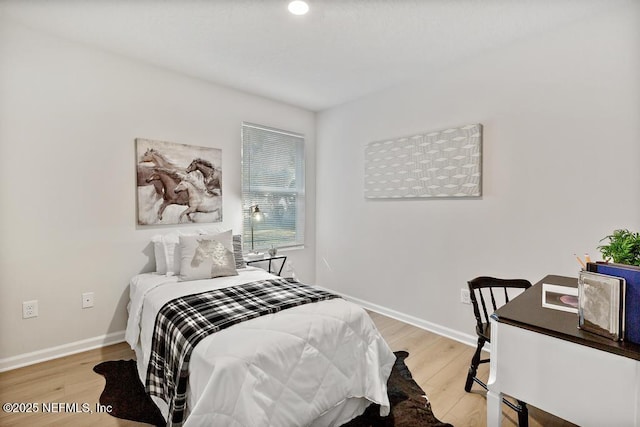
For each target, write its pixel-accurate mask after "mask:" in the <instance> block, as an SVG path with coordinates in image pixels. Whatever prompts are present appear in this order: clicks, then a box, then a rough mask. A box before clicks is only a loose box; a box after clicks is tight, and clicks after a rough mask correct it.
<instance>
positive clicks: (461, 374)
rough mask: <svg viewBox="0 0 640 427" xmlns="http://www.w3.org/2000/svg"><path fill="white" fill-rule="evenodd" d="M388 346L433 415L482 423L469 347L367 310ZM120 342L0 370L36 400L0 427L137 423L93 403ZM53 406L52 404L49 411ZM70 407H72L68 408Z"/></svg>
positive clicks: (481, 397) (2, 387)
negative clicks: (102, 370) (469, 385)
mask: <svg viewBox="0 0 640 427" xmlns="http://www.w3.org/2000/svg"><path fill="white" fill-rule="evenodd" d="M370 314H371V317H372V318H373V320H374V322H375V323H376V325H377V326H378V329H379V330H380V331H381V333H382V335H383V336H384V337H385V339H386V340H387V342H388V343H389V346H390V347H391V349H392V350H394V351H397V350H406V351H408V352H409V357H408V358H407V359H406V363H407V365H408V366H409V368H410V369H411V372H412V373H413V377H414V379H415V380H416V381H417V382H418V384H420V386H421V387H422V388H423V390H424V391H425V392H426V394H427V396H428V397H429V400H430V401H431V405H432V407H433V411H434V413H435V415H436V416H437V417H438V418H440V419H441V420H442V421H446V422H449V423H451V424H453V425H454V426H457V427H463V426H484V425H486V400H485V393H484V391H481V390H482V389H481V388H480V387H478V386H477V385H474V388H473V391H472V392H471V393H465V391H464V382H465V379H466V373H467V370H468V367H469V361H470V360H471V356H472V354H473V351H474V348H472V347H469V346H467V345H464V344H461V343H459V342H457V341H453V340H450V339H448V338H444V337H441V336H439V335H436V334H433V333H430V332H427V331H424V330H422V329H419V328H416V327H414V326H411V325H407V324H405V323H402V322H399V321H397V320H393V319H390V318H388V317H385V316H382V315H379V314H376V313H370ZM134 358H135V356H134V353H133V352H132V351H131V350H130V349H129V348H128V345H127V344H126V343H121V344H116V345H112V346H109V347H104V348H101V349H97V350H91V351H87V352H84V353H80V354H76V355H72V356H67V357H64V358H61V359H56V360H53V361H49V362H44V363H39V364H37V365H32V366H27V367H25V368H20V369H16V370H13V371H8V372H3V373H0V402H2V403H3V404H6V403H25V404H29V403H36V404H38V406H39V412H38V413H27V414H13V413H7V412H5V411H2V412H0V426H21V427H22V426H60V425H63V426H87V425H91V426H93V427H99V426H142V425H146V424H140V423H134V422H131V421H125V420H120V419H118V418H114V417H112V416H110V415H108V414H105V413H97V412H95V411H96V404H97V403H98V398H99V396H100V393H101V392H102V389H103V387H104V378H103V377H102V376H101V375H98V374H96V373H95V372H93V367H94V366H95V365H96V364H98V363H100V362H102V361H107V360H118V359H134ZM479 376H480V377H483V378H484V379H485V380H486V378H487V376H488V364H483V365H481V367H480V373H479ZM52 402H53V403H62V404H63V405H61V406H60V405H59V406H58V410H59V411H60V410H61V409H62V410H64V403H70V404H73V403H77V404H78V410H81V408H82V404H88V408H89V409H90V410H91V411H93V413H73V412H71V413H70V412H59V413H43V412H42V409H43V407H42V406H43V405H42V404H43V403H52ZM53 408H55V406H52V409H53ZM71 409H73V408H71ZM503 414H504V419H503V426H515V425H517V416H516V414H515V413H514V412H513V411H511V410H510V409H509V408H507V407H504V410H503ZM529 425H530V426H532V427H538V426H545V427H553V426H572V425H573V424H570V423H568V422H566V421H563V420H561V419H558V418H555V417H553V416H551V415H549V414H546V413H544V412H542V411H540V410H538V409H536V408H533V407H530V409H529Z"/></svg>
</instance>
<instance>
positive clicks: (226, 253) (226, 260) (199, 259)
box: [179, 230, 238, 280]
mask: <svg viewBox="0 0 640 427" xmlns="http://www.w3.org/2000/svg"><path fill="white" fill-rule="evenodd" d="M179 239H180V258H181V262H180V279H181V280H198V279H210V278H214V277H221V276H235V275H237V274H238V272H237V271H236V262H235V258H234V256H233V243H232V234H231V230H228V231H225V232H224V233H219V234H200V235H192V236H180V237H179Z"/></svg>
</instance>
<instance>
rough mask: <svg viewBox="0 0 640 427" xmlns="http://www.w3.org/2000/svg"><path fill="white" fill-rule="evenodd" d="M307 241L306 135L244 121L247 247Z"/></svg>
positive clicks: (289, 244)
mask: <svg viewBox="0 0 640 427" xmlns="http://www.w3.org/2000/svg"><path fill="white" fill-rule="evenodd" d="M255 205H258V206H259V208H260V212H262V214H263V219H262V221H260V222H254V223H253V226H254V227H253V243H254V248H255V250H259V249H268V248H270V247H271V246H274V247H276V248H285V247H292V246H302V245H304V206H305V205H304V136H303V135H300V134H296V133H293V132H288V131H284V130H278V129H273V128H269V127H266V126H260V125H255V124H251V123H246V122H244V123H242V212H243V236H242V237H243V238H242V240H243V242H244V248H245V250H249V249H250V248H251V242H252V240H251V235H252V232H251V222H252V221H251V208H252V207H253V206H255Z"/></svg>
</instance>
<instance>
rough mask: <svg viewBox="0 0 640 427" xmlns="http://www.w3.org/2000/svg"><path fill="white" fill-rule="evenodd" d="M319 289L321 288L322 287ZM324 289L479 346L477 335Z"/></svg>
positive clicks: (364, 306)
mask: <svg viewBox="0 0 640 427" xmlns="http://www.w3.org/2000/svg"><path fill="white" fill-rule="evenodd" d="M318 287H319V288H320V286H318ZM322 289H325V290H327V291H328V292H332V293H334V294H337V295H340V296H341V297H342V298H344V299H346V300H347V301H351V302H353V303H355V304H358V305H359V306H361V307H363V308H366V309H367V310H370V311H375V312H376V313H379V314H382V315H385V316H387V317H391V318H392V319H396V320H399V321H401V322H404V323H408V324H410V325H412V326H415V327H417V328H420V329H425V330H427V331H429V332H433V333H434V334H438V335H442V336H444V337H447V338H451V339H452V340H455V341H458V342H461V343H463V344H467V345H469V346H472V347H475V346H477V345H478V337H477V336H475V335H469V334H465V333H463V332H460V331H456V330H455V329H451V328H447V327H446V326H442V325H438V324H437V323H432V322H429V321H426V320H424V319H420V318H418V317H415V316H411V315H409V314H405V313H401V312H399V311H396V310H392V309H390V308H387V307H383V306H381V305H378V304H374V303H372V302H369V301H365V300H362V299H360V298H355V297H352V296H349V295H345V294H341V293H339V292H336V291H334V290H332V289H327V288H322ZM487 349H488V346H487V345H485V350H487Z"/></svg>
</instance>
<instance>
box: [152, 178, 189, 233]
mask: <svg viewBox="0 0 640 427" xmlns="http://www.w3.org/2000/svg"><path fill="white" fill-rule="evenodd" d="M153 169H154V171H153V173H152V174H151V175H149V177H148V178H147V182H160V184H161V185H162V188H163V191H162V198H163V199H164V200H163V201H162V204H161V205H160V208H158V219H159V220H162V214H163V213H164V210H165V209H166V208H167V206H169V205H187V204H188V202H189V196H188V194H185V193H182V192H176V191H175V190H176V187H177V186H178V185H179V183H180V181H182V179H183V178H184V174H181V173H180V172H176V171H174V170H172V169H165V168H153Z"/></svg>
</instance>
